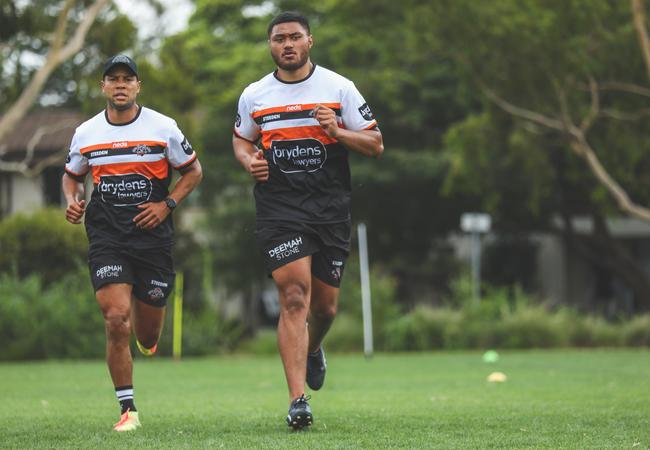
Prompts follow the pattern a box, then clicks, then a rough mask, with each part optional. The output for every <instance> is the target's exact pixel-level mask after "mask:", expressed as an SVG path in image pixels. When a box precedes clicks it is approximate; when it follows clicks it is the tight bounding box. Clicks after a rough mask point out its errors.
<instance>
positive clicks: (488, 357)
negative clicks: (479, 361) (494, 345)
mask: <svg viewBox="0 0 650 450" xmlns="http://www.w3.org/2000/svg"><path fill="white" fill-rule="evenodd" d="M498 360H499V354H498V353H497V352H496V351H494V350H488V351H486V352H485V353H483V362H486V363H495V362H497V361H498Z"/></svg>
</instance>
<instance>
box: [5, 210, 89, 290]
mask: <svg viewBox="0 0 650 450" xmlns="http://www.w3.org/2000/svg"><path fill="white" fill-rule="evenodd" d="M87 253H88V240H87V239H86V233H85V230H84V227H83V226H82V225H72V224H70V223H68V222H67V221H66V220H65V216H64V213H63V211H62V210H60V209H43V210H39V211H37V212H35V213H33V214H31V215H23V214H16V215H14V216H11V217H9V218H7V219H4V220H3V221H1V222H0V273H11V274H15V275H17V276H19V277H20V278H24V277H27V276H29V275H32V274H39V276H40V280H41V281H42V282H43V283H44V284H46V285H49V284H50V283H53V282H55V281H57V280H60V279H62V278H63V277H65V276H66V274H69V273H70V272H75V273H76V272H77V269H78V267H79V266H85V263H86V260H87Z"/></svg>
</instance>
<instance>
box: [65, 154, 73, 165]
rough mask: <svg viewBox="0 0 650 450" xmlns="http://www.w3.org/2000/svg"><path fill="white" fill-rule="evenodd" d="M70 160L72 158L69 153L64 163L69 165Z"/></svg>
mask: <svg viewBox="0 0 650 450" xmlns="http://www.w3.org/2000/svg"><path fill="white" fill-rule="evenodd" d="M71 160H72V156H70V153H68V156H67V157H66V158H65V163H66V164H70V161H71Z"/></svg>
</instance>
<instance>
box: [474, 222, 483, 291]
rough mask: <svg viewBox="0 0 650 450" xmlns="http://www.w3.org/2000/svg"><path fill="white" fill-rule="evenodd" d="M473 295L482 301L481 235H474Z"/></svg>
mask: <svg viewBox="0 0 650 450" xmlns="http://www.w3.org/2000/svg"><path fill="white" fill-rule="evenodd" d="M472 294H473V297H474V300H476V301H477V302H478V301H480V300H481V235H480V234H479V233H478V232H476V231H474V232H473V233H472Z"/></svg>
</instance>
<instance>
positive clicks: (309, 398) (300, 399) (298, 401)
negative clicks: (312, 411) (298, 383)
mask: <svg viewBox="0 0 650 450" xmlns="http://www.w3.org/2000/svg"><path fill="white" fill-rule="evenodd" d="M308 400H311V395H308V396H307V397H305V394H302V395H301V396H300V397H298V398H297V399H295V400H294V401H293V402H292V403H294V404H296V403H306V402H307V401H308Z"/></svg>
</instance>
